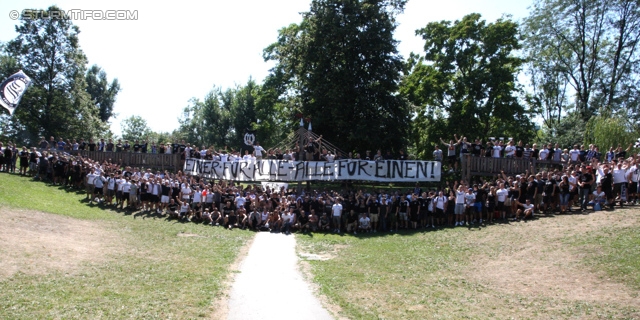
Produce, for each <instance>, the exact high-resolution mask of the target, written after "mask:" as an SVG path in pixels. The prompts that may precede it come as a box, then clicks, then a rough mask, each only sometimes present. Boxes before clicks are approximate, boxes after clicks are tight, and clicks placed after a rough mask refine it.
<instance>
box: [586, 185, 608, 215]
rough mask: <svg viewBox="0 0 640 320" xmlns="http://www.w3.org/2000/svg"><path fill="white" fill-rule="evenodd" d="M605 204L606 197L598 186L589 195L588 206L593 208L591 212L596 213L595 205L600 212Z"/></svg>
mask: <svg viewBox="0 0 640 320" xmlns="http://www.w3.org/2000/svg"><path fill="white" fill-rule="evenodd" d="M606 202H607V196H606V194H605V193H604V191H602V186H601V185H598V187H597V188H596V190H595V191H593V193H591V199H590V201H589V205H590V206H592V207H593V211H596V205H598V206H599V207H600V209H599V210H602V208H604V206H605V204H606ZM599 210H598V211H599Z"/></svg>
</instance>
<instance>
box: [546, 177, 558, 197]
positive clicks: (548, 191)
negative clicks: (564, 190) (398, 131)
mask: <svg viewBox="0 0 640 320" xmlns="http://www.w3.org/2000/svg"><path fill="white" fill-rule="evenodd" d="M555 185H556V180H554V179H549V180H547V181H545V183H544V193H546V194H547V195H548V196H550V195H551V194H552V193H553V187H554V186H555Z"/></svg>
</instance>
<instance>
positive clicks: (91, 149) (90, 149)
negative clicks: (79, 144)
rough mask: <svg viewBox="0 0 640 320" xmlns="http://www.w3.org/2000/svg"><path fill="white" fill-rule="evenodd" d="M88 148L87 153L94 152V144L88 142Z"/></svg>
mask: <svg viewBox="0 0 640 320" xmlns="http://www.w3.org/2000/svg"><path fill="white" fill-rule="evenodd" d="M88 146H89V151H96V144H95V143H94V142H90V143H89V144H88Z"/></svg>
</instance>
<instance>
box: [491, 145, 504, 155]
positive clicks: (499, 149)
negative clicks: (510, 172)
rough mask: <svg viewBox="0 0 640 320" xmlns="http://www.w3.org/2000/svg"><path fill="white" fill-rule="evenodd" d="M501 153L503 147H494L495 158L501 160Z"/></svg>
mask: <svg viewBox="0 0 640 320" xmlns="http://www.w3.org/2000/svg"><path fill="white" fill-rule="evenodd" d="M500 152H502V147H501V146H494V147H493V157H494V158H500Z"/></svg>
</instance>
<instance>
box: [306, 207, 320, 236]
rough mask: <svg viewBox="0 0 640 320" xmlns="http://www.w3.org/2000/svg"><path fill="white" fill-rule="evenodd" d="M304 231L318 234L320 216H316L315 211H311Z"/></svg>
mask: <svg viewBox="0 0 640 320" xmlns="http://www.w3.org/2000/svg"><path fill="white" fill-rule="evenodd" d="M303 230H304V231H311V232H316V231H317V230H318V216H317V215H316V210H315V209H311V213H310V214H309V217H308V222H307V223H306V224H305V225H304V227H303Z"/></svg>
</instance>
